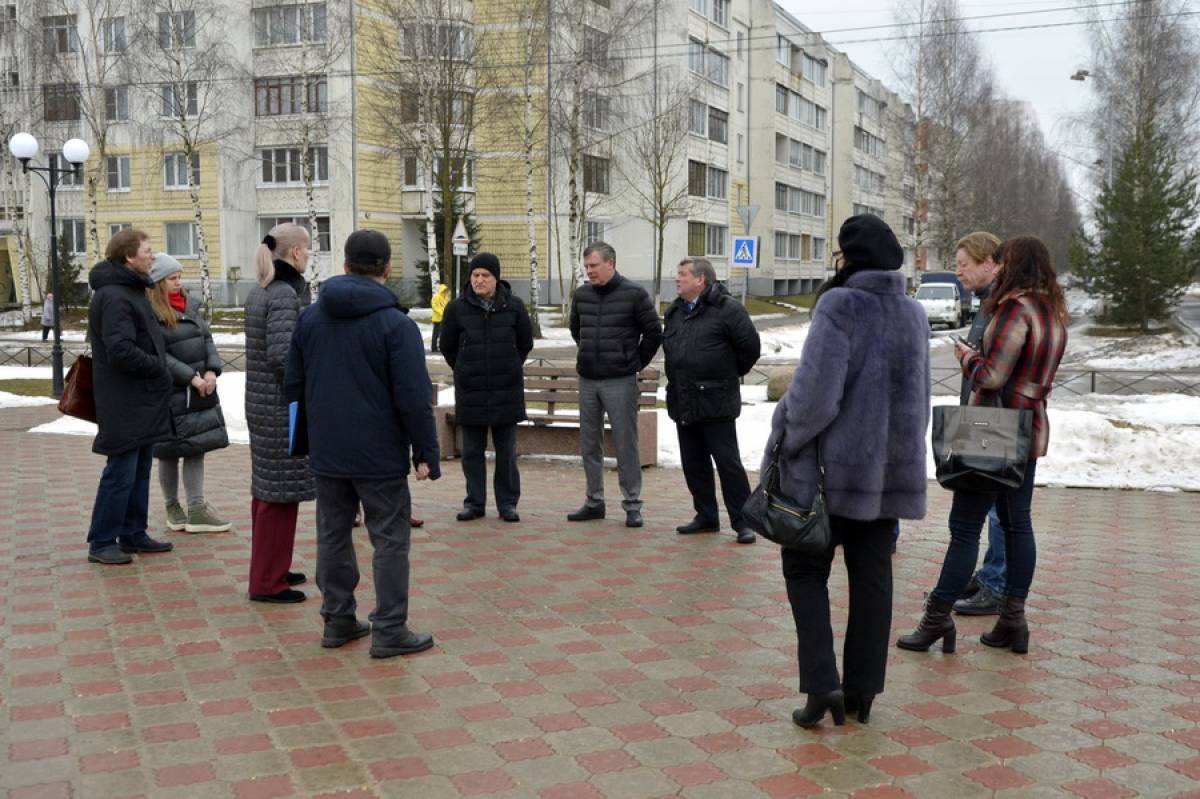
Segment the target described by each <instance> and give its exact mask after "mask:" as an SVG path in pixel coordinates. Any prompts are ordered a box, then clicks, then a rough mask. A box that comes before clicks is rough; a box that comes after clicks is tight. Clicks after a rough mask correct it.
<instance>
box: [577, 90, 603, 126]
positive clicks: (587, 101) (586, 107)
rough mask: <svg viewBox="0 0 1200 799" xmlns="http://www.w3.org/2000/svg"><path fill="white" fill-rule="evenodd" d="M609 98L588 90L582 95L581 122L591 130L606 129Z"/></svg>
mask: <svg viewBox="0 0 1200 799" xmlns="http://www.w3.org/2000/svg"><path fill="white" fill-rule="evenodd" d="M608 117H609V100H608V98H607V97H602V96H601V95H599V94H592V93H590V92H588V93H585V94H584V95H583V124H584V126H585V127H589V128H591V129H592V130H608Z"/></svg>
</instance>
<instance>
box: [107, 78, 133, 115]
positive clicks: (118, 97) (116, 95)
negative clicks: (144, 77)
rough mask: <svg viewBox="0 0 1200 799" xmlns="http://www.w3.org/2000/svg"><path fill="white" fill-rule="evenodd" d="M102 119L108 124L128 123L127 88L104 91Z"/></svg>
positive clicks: (121, 87)
mask: <svg viewBox="0 0 1200 799" xmlns="http://www.w3.org/2000/svg"><path fill="white" fill-rule="evenodd" d="M104 118H105V119H107V120H108V121H109V122H128V121H129V87H128V86H113V87H110V88H108V89H105V90H104Z"/></svg>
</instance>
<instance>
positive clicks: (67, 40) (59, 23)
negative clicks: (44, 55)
mask: <svg viewBox="0 0 1200 799" xmlns="http://www.w3.org/2000/svg"><path fill="white" fill-rule="evenodd" d="M42 43H43V44H44V45H45V47H46V51H47V52H48V53H50V54H52V55H61V54H63V53H74V52H78V50H79V34H78V32H76V30H75V15H74V14H60V15H58V16H54V17H42Z"/></svg>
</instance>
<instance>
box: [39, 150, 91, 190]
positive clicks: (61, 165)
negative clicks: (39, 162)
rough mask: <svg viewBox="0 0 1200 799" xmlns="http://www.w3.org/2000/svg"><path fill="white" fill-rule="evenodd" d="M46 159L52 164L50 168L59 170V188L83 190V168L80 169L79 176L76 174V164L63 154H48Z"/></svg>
mask: <svg viewBox="0 0 1200 799" xmlns="http://www.w3.org/2000/svg"><path fill="white" fill-rule="evenodd" d="M46 159H47V160H48V161H49V162H50V166H52V167H54V168H55V169H57V170H58V187H59V188H60V189H81V188H83V166H82V165H80V167H79V174H78V175H76V174H75V168H74V166H75V165H74V164H72V163H71V162H70V161H68V160H67V159H66V158H64V157H63V154H62V153H46Z"/></svg>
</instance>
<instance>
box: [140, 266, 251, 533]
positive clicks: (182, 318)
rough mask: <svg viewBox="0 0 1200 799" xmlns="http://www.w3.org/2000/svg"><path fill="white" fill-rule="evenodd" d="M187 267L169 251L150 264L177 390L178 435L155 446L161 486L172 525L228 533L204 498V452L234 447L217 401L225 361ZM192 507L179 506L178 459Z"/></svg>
mask: <svg viewBox="0 0 1200 799" xmlns="http://www.w3.org/2000/svg"><path fill="white" fill-rule="evenodd" d="M182 277H183V266H182V265H181V264H180V263H179V261H176V260H175V259H174V258H172V257H171V256H169V255H167V254H166V253H161V252H160V253H159V254H158V255H156V256H154V263H153V264H152V265H151V266H150V279H151V280H153V281H154V288H153V289H151V290H150V305H151V306H152V307H153V308H154V312H155V314H157V315H158V321H159V323H160V324H161V325H162V326H163V340H164V341H165V343H166V348H167V353H166V356H167V369H168V371H170V373H171V380H172V382H173V384H174V390H173V391H172V393H171V417H172V419H173V420H174V423H175V437H174V438H173V439H171V440H170V441H164V442H163V443H161V444H156V445H155V446H154V457H155V458H157V459H158V484H159V487H160V488H161V489H162V493H163V499H164V500H166V504H167V527H169V528H170V529H172V530H186V531H187V532H189V533H223V532H225V531H226V530H228V529H229V528H231V527H233V524H232V523H231V522H228V521H226V520H225V519H222V518H221V517H220V516H218V515H217V513H216V511H214V510H213V509H212V506H210V505H209V504H208V503H207V502H206V501H205V500H204V453H206V452H210V451H212V450H214V449H221V448H222V447H227V446H229V436H228V434H226V432H225V417H224V416H223V415H222V414H221V404H220V400H218V399H217V375H219V374H221V359H220V358H219V357H218V356H217V347H216V344H214V343H213V337H212V333H210V332H209V330H208V325H207V324H206V323H205V321H204V319H203V317H201V316H200V312H199V308H197V306H196V301H195V300H192V299H190V298H189V297H188V296H187V295H186V294H185V293H184V291H183V283H182V280H181V278H182ZM180 458H182V459H183V487H184V490H185V492H186V494H187V510H184V508H183V506H182V505H180V504H179V459H180Z"/></svg>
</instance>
